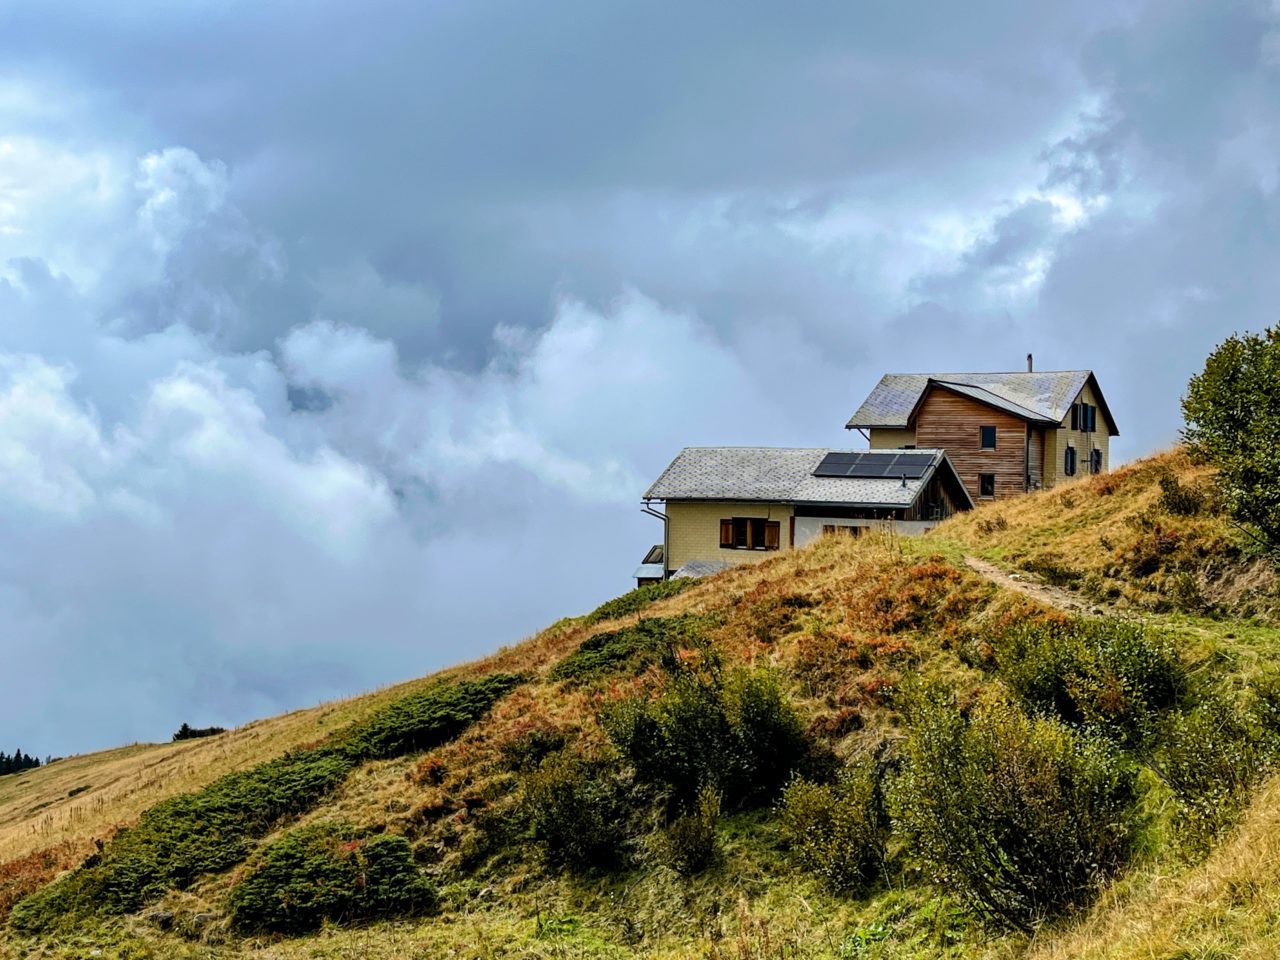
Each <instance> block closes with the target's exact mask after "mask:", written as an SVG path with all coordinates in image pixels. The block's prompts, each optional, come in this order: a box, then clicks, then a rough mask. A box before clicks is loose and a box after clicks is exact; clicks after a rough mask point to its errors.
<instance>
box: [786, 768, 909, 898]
mask: <svg viewBox="0 0 1280 960" xmlns="http://www.w3.org/2000/svg"><path fill="white" fill-rule="evenodd" d="M779 812H780V821H781V827H782V835H783V838H784V840H785V841H786V843H787V846H788V847H789V848H790V850H791V855H792V857H794V858H795V860H796V861H797V862H798V863H799V864H800V866H802V867H803V868H804V869H806V870H808V871H809V872H811V873H813V874H816V875H817V876H818V877H820V878H821V879H822V881H823V882H824V883H826V884H827V886H829V887H831V889H833V890H836V891H839V892H853V891H856V890H860V889H862V888H864V887H866V886H867V885H868V884H870V883H872V882H874V881H875V879H876V878H877V877H878V876H879V875H880V871H881V869H882V867H883V865H884V854H885V842H886V841H887V839H888V835H889V820H888V817H887V816H886V815H885V810H884V803H883V798H882V796H881V792H880V777H879V774H878V771H877V764H876V763H875V762H874V761H864V762H862V763H858V764H856V765H854V766H851V767H849V768H847V769H845V770H843V771H841V773H840V776H839V777H838V779H837V780H836V782H835V783H834V784H818V783H812V782H810V781H808V780H801V779H796V780H793V781H791V783H790V784H788V785H787V789H786V790H785V791H784V792H783V794H782V805H781V808H780V811H779Z"/></svg>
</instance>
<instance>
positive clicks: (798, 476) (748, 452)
mask: <svg viewBox="0 0 1280 960" xmlns="http://www.w3.org/2000/svg"><path fill="white" fill-rule="evenodd" d="M886 452H893V451H879V450H828V449H827V448H825V447H802V448H788V447H685V448H684V449H683V450H681V451H680V453H679V455H678V456H677V457H676V458H675V459H674V460H672V461H671V465H670V466H669V467H667V469H666V470H664V471H663V472H662V475H661V476H660V477H658V479H657V480H655V481H654V482H653V485H652V486H651V487H649V489H648V490H646V491H645V494H644V499H645V500H741V501H753V502H766V503H789V504H812V505H824V506H849V507H885V508H905V507H909V506H911V505H912V504H913V503H915V501H916V498H917V497H919V495H920V493H921V492H922V491H923V490H924V489H925V487H926V486H928V484H929V481H930V480H931V479H932V478H933V477H934V475H935V474H937V473H939V472H940V471H941V473H942V475H943V480H944V482H945V483H947V484H948V487H949V489H950V492H951V495H952V498H953V499H954V500H955V501H956V502H957V503H960V504H964V505H967V506H969V507H971V506H972V505H973V501H972V499H971V498H970V496H969V493H968V491H967V490H965V488H964V484H963V483H961V481H960V478H959V477H958V476H957V475H956V472H955V468H954V467H953V466H952V465H951V461H950V460H949V459H947V455H946V453H945V452H944V451H942V450H912V451H910V453H913V454H926V455H930V456H932V458H933V459H932V460H931V461H930V462H929V464H928V466H927V467H926V468H925V469H924V471H923V475H922V476H920V477H918V478H916V479H911V478H908V479H906V480H903V479H902V478H901V477H874V478H868V477H830V476H824V477H818V476H814V471H815V470H816V469H817V468H818V464H820V463H821V462H822V461H823V459H824V458H825V457H826V456H827V455H828V454H830V453H844V454H849V455H851V456H857V455H865V454H884V453H886ZM899 452H907V451H899Z"/></svg>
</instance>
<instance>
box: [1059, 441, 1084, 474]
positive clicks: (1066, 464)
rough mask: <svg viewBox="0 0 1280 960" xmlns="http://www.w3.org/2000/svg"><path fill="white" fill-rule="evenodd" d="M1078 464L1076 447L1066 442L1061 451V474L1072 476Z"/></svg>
mask: <svg viewBox="0 0 1280 960" xmlns="http://www.w3.org/2000/svg"><path fill="white" fill-rule="evenodd" d="M1079 465H1080V464H1079V455H1078V454H1077V453H1076V448H1075V447H1073V446H1071V444H1067V446H1066V448H1065V449H1064V450H1063V452H1062V472H1063V474H1064V475H1065V476H1068V477H1074V476H1075V475H1076V470H1077V468H1078V467H1079Z"/></svg>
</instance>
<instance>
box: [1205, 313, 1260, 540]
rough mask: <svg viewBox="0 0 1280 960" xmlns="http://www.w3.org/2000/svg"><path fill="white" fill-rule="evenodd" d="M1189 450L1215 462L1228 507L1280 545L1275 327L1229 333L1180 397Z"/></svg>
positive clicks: (1247, 523)
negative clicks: (1245, 332) (1257, 331)
mask: <svg viewBox="0 0 1280 960" xmlns="http://www.w3.org/2000/svg"><path fill="white" fill-rule="evenodd" d="M1182 412H1183V415H1184V416H1185V417H1186V421H1187V425H1186V428H1185V429H1184V430H1183V438H1184V439H1185V440H1186V442H1187V444H1188V446H1189V447H1190V448H1191V451H1192V452H1193V453H1194V454H1196V455H1197V456H1199V457H1200V458H1202V459H1204V460H1206V461H1208V462H1209V463H1212V464H1213V465H1214V466H1216V467H1217V468H1218V477H1217V483H1218V488H1219V490H1220V491H1221V493H1222V496H1223V500H1224V501H1225V505H1226V507H1227V509H1228V510H1229V511H1230V512H1231V514H1232V516H1234V517H1235V519H1236V520H1238V521H1240V522H1241V523H1243V524H1245V525H1246V526H1247V527H1249V528H1251V529H1252V530H1253V531H1254V532H1255V534H1256V535H1257V537H1258V538H1259V539H1260V540H1261V541H1262V542H1263V543H1264V544H1266V545H1267V546H1268V547H1269V548H1270V549H1271V550H1275V549H1277V548H1280V326H1278V327H1271V328H1269V329H1267V330H1264V331H1263V332H1262V333H1258V334H1244V335H1236V336H1232V337H1228V338H1227V339H1226V340H1224V341H1223V342H1222V343H1221V344H1219V345H1218V347H1217V349H1215V350H1214V351H1213V353H1212V354H1210V355H1209V357H1208V359H1207V360H1206V361H1205V365H1204V370H1203V371H1202V372H1201V373H1199V374H1197V375H1196V376H1194V377H1192V378H1191V382H1190V383H1188V384H1187V395H1186V397H1185V398H1184V399H1183V401H1182Z"/></svg>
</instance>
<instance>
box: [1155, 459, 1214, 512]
mask: <svg viewBox="0 0 1280 960" xmlns="http://www.w3.org/2000/svg"><path fill="white" fill-rule="evenodd" d="M1157 502H1158V503H1159V504H1160V509H1161V510H1164V511H1165V512H1166V513H1171V514H1173V515H1174V516H1177V517H1194V516H1195V515H1196V514H1198V513H1200V511H1202V510H1203V509H1204V505H1205V495H1204V492H1203V491H1202V490H1198V489H1196V488H1195V487H1190V486H1184V485H1183V484H1182V483H1180V482H1179V480H1178V478H1177V476H1176V475H1175V474H1174V473H1173V471H1171V470H1166V471H1165V472H1164V473H1162V474H1160V499H1159V500H1158V501H1157Z"/></svg>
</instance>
